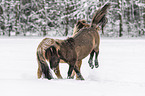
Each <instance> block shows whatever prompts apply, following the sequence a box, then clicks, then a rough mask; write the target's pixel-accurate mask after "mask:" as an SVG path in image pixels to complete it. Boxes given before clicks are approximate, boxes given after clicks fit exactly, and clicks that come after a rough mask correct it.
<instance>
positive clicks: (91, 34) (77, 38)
mask: <svg viewBox="0 0 145 96" xmlns="http://www.w3.org/2000/svg"><path fill="white" fill-rule="evenodd" d="M109 7H110V3H107V4H105V5H104V6H103V7H102V8H101V9H100V10H98V11H97V12H96V14H95V15H94V16H93V19H92V23H91V27H87V28H82V29H81V30H79V32H78V33H77V34H76V35H74V36H73V37H71V38H68V39H66V40H64V41H62V42H56V44H55V45H52V46H50V47H49V48H47V49H46V51H45V57H46V59H47V60H49V63H50V68H51V69H53V70H55V69H56V68H57V67H58V65H59V62H60V59H62V60H64V61H65V62H66V63H68V64H69V70H68V73H67V78H68V79H71V78H72V76H71V74H72V71H73V70H74V71H75V72H76V74H77V76H78V78H77V79H79V80H84V78H83V76H82V75H81V73H80V71H79V66H78V65H77V62H79V61H80V60H82V59H84V58H85V57H86V56H88V55H89V54H90V53H91V56H92V54H94V53H96V54H97V56H98V53H99V44H100V37H99V33H98V30H97V29H96V27H97V26H98V25H104V22H106V17H105V15H106V13H107V9H108V8H109ZM97 56H96V57H97ZM92 57H93V56H92ZM95 61H97V58H95ZM95 63H96V62H95ZM95 65H96V66H98V65H97V63H96V64H95ZM44 74H46V75H47V73H44Z"/></svg>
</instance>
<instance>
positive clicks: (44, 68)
mask: <svg viewBox="0 0 145 96" xmlns="http://www.w3.org/2000/svg"><path fill="white" fill-rule="evenodd" d="M36 55H37V61H38V66H39V69H38V73H37V75H38V78H40V77H41V75H42V73H43V74H44V75H45V78H47V79H49V80H50V79H53V76H52V74H51V71H50V69H49V67H48V65H47V62H46V60H45V58H44V57H43V53H42V52H41V49H38V50H37V54H36Z"/></svg>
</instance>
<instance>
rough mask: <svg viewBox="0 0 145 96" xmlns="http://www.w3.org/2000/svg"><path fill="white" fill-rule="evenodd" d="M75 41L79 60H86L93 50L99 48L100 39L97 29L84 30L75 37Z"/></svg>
mask: <svg viewBox="0 0 145 96" xmlns="http://www.w3.org/2000/svg"><path fill="white" fill-rule="evenodd" d="M73 39H74V41H75V50H76V53H77V56H78V59H79V60H81V59H83V58H85V57H86V56H88V55H89V54H90V53H91V51H92V50H93V49H96V48H98V47H99V42H100V40H99V39H100V37H99V33H98V31H97V30H96V29H95V28H91V27H89V28H83V29H82V30H80V31H79V33H78V34H77V35H75V36H74V37H73Z"/></svg>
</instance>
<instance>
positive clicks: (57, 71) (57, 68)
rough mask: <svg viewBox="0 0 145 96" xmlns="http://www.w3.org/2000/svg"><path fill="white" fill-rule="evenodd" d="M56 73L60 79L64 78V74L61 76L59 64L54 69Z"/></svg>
mask: <svg viewBox="0 0 145 96" xmlns="http://www.w3.org/2000/svg"><path fill="white" fill-rule="evenodd" d="M54 73H55V75H56V76H57V78H58V79H62V76H61V74H60V70H59V65H58V66H57V67H56V69H55V70H54Z"/></svg>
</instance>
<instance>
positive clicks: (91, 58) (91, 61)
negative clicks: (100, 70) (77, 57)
mask: <svg viewBox="0 0 145 96" xmlns="http://www.w3.org/2000/svg"><path fill="white" fill-rule="evenodd" d="M94 52H95V51H94V50H93V51H92V52H91V54H90V58H89V61H88V63H89V66H90V67H91V69H93V68H94V65H93V57H94Z"/></svg>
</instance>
